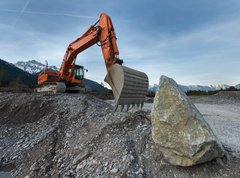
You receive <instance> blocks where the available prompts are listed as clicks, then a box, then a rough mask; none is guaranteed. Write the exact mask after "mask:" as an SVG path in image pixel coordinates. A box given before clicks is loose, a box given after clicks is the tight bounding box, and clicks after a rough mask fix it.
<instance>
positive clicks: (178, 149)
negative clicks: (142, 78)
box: [151, 76, 224, 166]
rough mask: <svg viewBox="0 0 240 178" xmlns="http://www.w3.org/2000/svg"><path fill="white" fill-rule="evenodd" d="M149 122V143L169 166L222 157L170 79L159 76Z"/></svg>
mask: <svg viewBox="0 0 240 178" xmlns="http://www.w3.org/2000/svg"><path fill="white" fill-rule="evenodd" d="M151 120H152V125H153V129H152V137H153V140H154V142H155V143H156V145H157V147H158V148H159V149H160V150H161V152H162V153H163V155H164V157H165V158H166V160H167V161H168V162H169V163H171V164H173V165H179V166H191V165H195V164H199V163H203V162H207V161H210V160H212V159H214V158H217V157H222V156H223V155H224V149H223V147H222V145H221V143H220V142H219V141H218V139H217V138H216V136H215V135H214V133H213V131H212V130H211V128H210V126H209V125H208V124H207V122H206V121H205V120H204V118H203V116H202V114H201V113H200V112H199V111H198V110H197V108H196V107H195V106H194V105H193V104H192V103H191V101H190V100H189V99H188V97H187V96H186V94H185V93H184V92H183V91H181V89H180V88H179V87H178V85H177V83H176V82H175V81H174V80H173V79H171V78H168V77H166V76H161V79H160V83H159V88H158V91H157V93H156V95H155V98H154V103H153V107H152V113H151Z"/></svg>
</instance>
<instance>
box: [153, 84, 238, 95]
mask: <svg viewBox="0 0 240 178" xmlns="http://www.w3.org/2000/svg"><path fill="white" fill-rule="evenodd" d="M178 86H179V87H180V88H181V89H182V90H183V91H184V92H187V91H216V90H221V89H223V90H225V89H227V88H229V87H231V86H230V85H226V84H218V85H180V84H179V85H178ZM234 87H235V88H237V89H240V84H238V85H235V86H234ZM157 88H158V85H157V84H154V85H150V86H149V91H151V92H154V93H155V92H156V90H157Z"/></svg>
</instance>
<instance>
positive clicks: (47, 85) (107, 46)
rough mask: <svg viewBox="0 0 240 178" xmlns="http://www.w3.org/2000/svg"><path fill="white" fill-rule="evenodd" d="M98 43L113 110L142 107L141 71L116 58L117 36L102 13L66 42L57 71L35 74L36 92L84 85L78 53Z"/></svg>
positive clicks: (144, 84) (145, 84)
mask: <svg viewBox="0 0 240 178" xmlns="http://www.w3.org/2000/svg"><path fill="white" fill-rule="evenodd" d="M95 44H97V45H98V46H100V47H101V49H102V54H103V58H104V61H105V65H106V69H107V74H106V77H105V79H104V81H105V82H107V83H108V84H109V85H110V87H111V88H112V91H113V96H114V99H115V110H116V109H117V108H118V106H121V110H123V108H124V107H125V106H127V110H128V109H129V107H131V106H138V107H139V106H141V108H142V107H143V103H144V100H145V96H146V93H147V90H148V85H149V81H148V77H147V75H146V74H145V73H144V72H140V71H137V70H134V69H132V68H129V67H126V66H123V65H122V64H123V60H121V59H120V58H119V51H118V47H117V38H116V34H115V30H114V26H113V24H112V21H111V18H110V17H109V16H108V15H107V14H106V13H102V14H101V15H100V18H99V20H98V21H97V22H96V23H95V24H94V25H91V26H90V27H89V29H88V30H87V31H86V32H85V33H84V34H83V35H82V36H81V37H79V38H77V39H76V40H75V41H73V42H72V43H70V44H69V46H68V48H67V50H66V53H65V55H64V58H63V61H62V65H61V68H60V70H59V71H52V70H49V69H47V68H46V69H45V70H44V71H43V72H42V73H40V74H39V75H38V86H39V87H38V88H37V92H54V93H61V92H65V91H71V90H80V89H81V88H83V87H84V67H83V66H81V65H77V64H75V62H76V58H77V55H78V54H79V53H81V52H83V51H84V50H86V49H88V48H90V47H91V46H93V45H95Z"/></svg>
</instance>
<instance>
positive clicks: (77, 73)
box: [74, 65, 84, 80]
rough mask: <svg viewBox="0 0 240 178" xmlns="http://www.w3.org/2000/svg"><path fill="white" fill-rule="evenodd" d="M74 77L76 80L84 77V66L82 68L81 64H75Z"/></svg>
mask: <svg viewBox="0 0 240 178" xmlns="http://www.w3.org/2000/svg"><path fill="white" fill-rule="evenodd" d="M74 78H75V79H76V80H83V79H84V68H83V66H80V65H75V68H74Z"/></svg>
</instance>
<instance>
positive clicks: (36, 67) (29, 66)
mask: <svg viewBox="0 0 240 178" xmlns="http://www.w3.org/2000/svg"><path fill="white" fill-rule="evenodd" d="M14 65H15V66H16V67H18V68H19V69H22V70H24V71H26V72H28V73H30V74H33V75H35V74H38V73H39V72H40V71H41V70H43V69H44V67H45V65H44V64H42V63H40V62H38V61H36V60H30V61H18V62H17V63H15V64H14ZM48 68H49V69H52V70H58V68H57V67H56V66H48Z"/></svg>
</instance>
